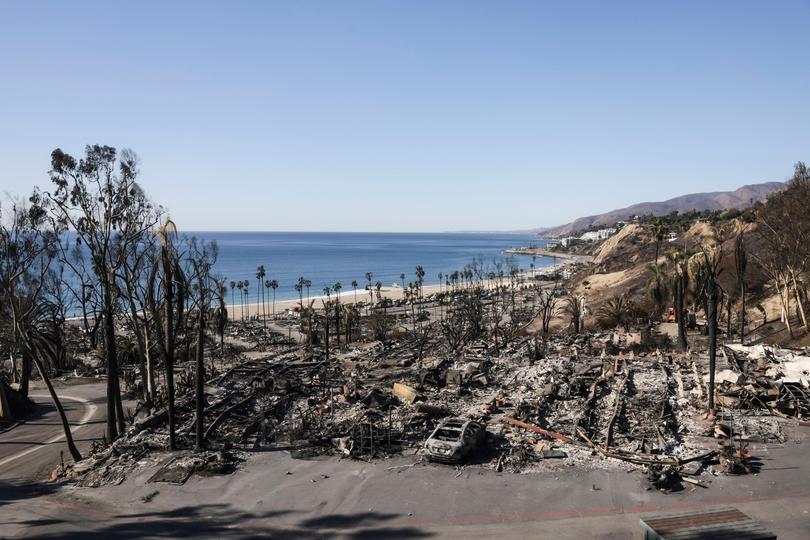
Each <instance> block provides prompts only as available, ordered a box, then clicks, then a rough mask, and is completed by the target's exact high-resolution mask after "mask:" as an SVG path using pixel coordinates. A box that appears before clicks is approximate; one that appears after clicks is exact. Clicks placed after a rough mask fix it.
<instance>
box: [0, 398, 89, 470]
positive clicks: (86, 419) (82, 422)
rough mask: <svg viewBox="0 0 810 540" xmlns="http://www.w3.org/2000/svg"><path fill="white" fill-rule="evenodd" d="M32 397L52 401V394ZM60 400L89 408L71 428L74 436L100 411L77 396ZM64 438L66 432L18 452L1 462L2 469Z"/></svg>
mask: <svg viewBox="0 0 810 540" xmlns="http://www.w3.org/2000/svg"><path fill="white" fill-rule="evenodd" d="M30 397H35V398H47V399H51V396H50V394H44V395H43V394H37V395H31V396H30ZM59 399H69V400H70V401H78V402H79V403H82V404H84V405H85V407H87V412H85V413H84V416H82V419H81V420H79V422H78V424H74V425H73V427H71V428H70V432H71V433H73V434H75V433H76V431H77V430H79V429H81V428H82V427H84V426H86V425H87V422H89V421H90V419H91V418H92V417H93V415H94V414H95V412H96V409H98V407H97V406H96V404H95V403H93V402H92V401H90V400H87V399H84V398H80V397H76V396H59ZM57 416H58V413H57ZM64 438H65V433H64V430H63V431H62V433H61V435H56V436H55V437H51V438H50V439H48V440H47V441H45V442H44V443H42V444H38V445H36V446H34V447H32V448H29V449H28V450H23V451H22V452H17V453H16V454H14V455H13V456H9V457H7V458H5V459H3V460H0V467H2V466H4V465H7V464H9V463H11V462H12V461H16V460H18V459H20V458H21V457H25V456H27V455H28V454H31V453H33V452H36V451H37V450H39V449H41V448H45V447H46V446H47V445H49V444H53V443H55V442H59V441H61V440H62V439H64Z"/></svg>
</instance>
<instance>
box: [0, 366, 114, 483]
mask: <svg viewBox="0 0 810 540" xmlns="http://www.w3.org/2000/svg"><path fill="white" fill-rule="evenodd" d="M57 384H58V383H57V381H55V382H54V385H55V386H56V393H57V395H58V396H59V397H60V399H61V400H62V405H63V407H64V408H65V413H66V414H67V417H68V421H69V422H70V426H71V431H72V432H73V438H74V441H75V442H76V446H77V447H78V448H79V451H80V452H82V453H83V454H84V453H86V452H87V451H88V450H89V449H90V447H91V445H92V441H93V440H96V439H100V438H102V437H103V436H104V430H105V427H106V411H107V406H106V382H95V381H94V382H92V383H90V384H71V385H64V384H58V386H57ZM29 397H30V398H31V400H32V401H34V403H36V408H35V409H34V411H33V413H32V414H31V415H30V416H29V418H28V419H27V420H26V421H25V422H24V423H21V424H18V425H16V426H14V427H12V428H10V429H7V430H5V431H3V432H0V479H12V478H13V479H19V480H41V479H45V478H49V477H50V474H51V471H53V469H55V468H56V466H57V465H58V464H59V459H60V457H59V454H60V451H61V452H64V459H65V460H66V461H70V459H71V458H70V452H68V449H67V444H65V435H64V431H63V429H62V423H61V421H60V420H59V413H58V412H57V411H56V407H54V406H53V403H52V402H51V398H50V396H49V395H48V392H47V390H46V389H45V388H32V389H31V390H30V392H29Z"/></svg>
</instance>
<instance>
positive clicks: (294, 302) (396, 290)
mask: <svg viewBox="0 0 810 540" xmlns="http://www.w3.org/2000/svg"><path fill="white" fill-rule="evenodd" d="M570 264H572V263H571V262H570V261H568V262H555V263H554V264H551V265H549V266H544V267H542V268H539V269H537V270H535V271H534V274H532V273H531V272H528V271H523V272H521V274H522V275H523V276H524V277H529V278H531V277H534V276H542V275H546V274H553V273H555V272H558V271H560V270H562V269H564V268H565V267H566V266H568V265H570ZM484 288H493V286H490V285H486V284H485V285H484ZM446 289H447V286H446V285H444V284H441V285H439V284H438V283H435V284H431V285H424V286H423V287H422V291H423V293H424V295H425V296H430V295H431V294H435V293H438V292H444V291H445V290H446ZM380 295H381V296H382V297H383V298H389V299H391V300H400V299H402V298H403V289H402V287H393V286H388V287H382V288H380ZM335 298H336V296H335V295H334V294H332V295H331V299H332V300H334V299H335ZM340 298H341V302H343V303H345V304H354V303H355V295H354V289H351V288H349V289H348V290H346V289H343V290H341V293H340ZM346 298H349V300H348V301H346V300H345V299H346ZM374 298H375V302H376V298H377V293H376V289H375V293H374ZM323 300H326V296H324V295H322V294H321V295H316V296H310V297H309V300H307V296H306V294H304V305H307V302H314V304H313V307H314V308H315V309H316V310H320V309H322V308H323V304H322V301H323ZM368 300H369V292H368V290H367V289H366V288H365V286H364V287H363V288H360V287H358V288H357V302H366V303H367V302H368ZM272 304H273V302H272V299H271V301H270V303H269V309H270V311H269V312H268V313H267V315H268V317H272V316H273V305H272ZM300 304H301V302H300V300H299V299H298V298H295V299H284V300H276V308H275V315H276V316H278V315H280V314H284V312H285V311H286V310H288V309H295V308H296V307H298V306H300ZM265 305H267V304H265ZM259 306H261V303H257V302H250V303H246V304H238V303H237V304H230V303H226V304H225V307H226V308H228V309H229V310H230V309H233V311H238V312H240V313H239V317H241V316H242V314H241V310H242V309H243V308H244V309H245V311H246V313H245V314H244V316H246V317H253V316H258V315H261V313H260V312H259ZM229 315H230V317H233V313H230V314H229Z"/></svg>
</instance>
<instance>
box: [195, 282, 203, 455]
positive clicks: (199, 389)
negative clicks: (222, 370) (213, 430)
mask: <svg viewBox="0 0 810 540" xmlns="http://www.w3.org/2000/svg"><path fill="white" fill-rule="evenodd" d="M204 294H205V292H204V291H202V290H201V291H200V295H201V296H202V295H204ZM197 322H198V327H197V380H196V381H195V382H196V385H195V387H196V388H195V391H196V392H195V393H196V401H197V437H196V442H195V445H194V447H195V449H196V450H197V452H201V451H202V449H203V448H204V447H205V437H204V431H203V414H204V413H205V401H204V400H205V396H204V394H203V384H204V380H205V365H204V364H203V355H204V352H205V309H203V308H202V306H201V307H200V308H199V316H198V321H197Z"/></svg>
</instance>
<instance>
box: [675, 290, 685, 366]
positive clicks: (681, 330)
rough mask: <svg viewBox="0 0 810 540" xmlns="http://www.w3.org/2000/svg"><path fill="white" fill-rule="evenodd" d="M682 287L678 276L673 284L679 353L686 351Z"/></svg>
mask: <svg viewBox="0 0 810 540" xmlns="http://www.w3.org/2000/svg"><path fill="white" fill-rule="evenodd" d="M685 289H686V287H685V286H684V278H683V276H678V280H677V283H676V284H675V309H677V310H678V313H677V314H676V321H677V322H678V345H677V347H678V350H679V351H681V352H684V351H686V349H687V347H688V344H687V342H686V321H684V313H683V312H684V292H685Z"/></svg>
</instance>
